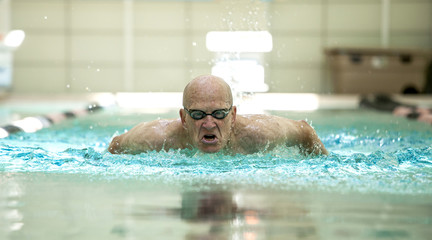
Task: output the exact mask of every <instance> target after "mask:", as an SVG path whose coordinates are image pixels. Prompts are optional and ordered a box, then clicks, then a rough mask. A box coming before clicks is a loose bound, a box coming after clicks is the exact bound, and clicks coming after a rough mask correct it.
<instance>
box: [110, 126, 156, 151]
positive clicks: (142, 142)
mask: <svg viewBox="0 0 432 240" xmlns="http://www.w3.org/2000/svg"><path fill="white" fill-rule="evenodd" d="M149 130H151V127H150V126H149V123H140V124H139V125H137V126H135V127H133V128H132V129H131V130H129V131H128V132H126V133H123V134H122V135H119V136H116V137H114V138H113V140H112V141H111V143H110V145H109V147H108V151H109V152H110V153H112V154H119V153H131V154H134V153H140V152H145V151H148V150H151V144H150V142H149V141H148V140H146V139H148V138H147V136H148V134H149V133H148V131H149Z"/></svg>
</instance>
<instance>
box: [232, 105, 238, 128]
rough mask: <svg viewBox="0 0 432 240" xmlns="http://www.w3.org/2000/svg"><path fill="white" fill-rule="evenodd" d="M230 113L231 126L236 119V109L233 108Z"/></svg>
mask: <svg viewBox="0 0 432 240" xmlns="http://www.w3.org/2000/svg"><path fill="white" fill-rule="evenodd" d="M231 111H232V117H231V124H232V125H234V123H235V121H236V118H237V107H236V106H233V108H232V110H231Z"/></svg>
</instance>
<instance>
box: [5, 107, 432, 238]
mask: <svg viewBox="0 0 432 240" xmlns="http://www.w3.org/2000/svg"><path fill="white" fill-rule="evenodd" d="M268 113H271V114H276V115H280V116H284V117H288V118H293V119H306V120H307V121H308V122H309V123H310V124H311V125H312V126H313V127H314V128H315V130H316V131H317V133H318V135H319V136H320V138H321V140H322V141H323V143H324V145H325V146H326V147H327V149H328V150H329V152H330V154H329V155H328V156H321V157H314V158H310V157H303V156H301V155H299V154H298V151H297V150H296V149H295V148H278V149H275V150H274V151H272V152H269V153H258V154H253V155H247V156H244V155H236V156H224V155H220V154H201V153H199V152H196V151H192V150H171V151H168V152H149V153H143V154H139V155H111V154H110V153H108V152H107V151H106V148H107V144H109V142H110V139H111V138H112V137H113V136H114V135H117V134H120V133H122V132H123V131H125V130H127V129H129V128H130V127H132V126H133V125H135V124H137V123H138V122H141V121H148V120H152V119H155V118H158V117H161V118H171V117H177V110H172V111H167V112H159V113H148V112H145V113H144V112H140V111H136V110H133V111H132V110H130V109H129V110H128V109H122V108H115V107H113V108H110V109H108V110H104V111H101V112H98V113H96V114H93V115H88V116H85V117H82V118H76V119H72V120H67V121H63V122H61V123H59V124H56V125H54V126H52V127H50V128H46V129H43V130H41V131H39V132H37V133H18V134H14V135H11V136H9V137H8V138H6V139H2V140H0V156H1V157H0V159H1V161H0V180H1V189H0V219H1V220H2V221H3V222H4V223H5V224H2V226H1V229H0V238H2V239H26V238H29V239H62V238H71V239H135V238H139V239H141V238H145V239H147V238H154V239H156V238H157V239H203V238H206V239H207V238H210V239H427V238H428V237H429V236H431V234H432V230H430V229H431V228H430V227H431V225H432V201H431V200H432V187H431V186H432V147H431V146H432V144H431V143H432V129H431V127H430V125H426V124H424V123H419V122H415V121H412V120H408V119H405V118H398V117H394V116H391V115H389V114H386V113H381V112H375V111H370V110H364V109H353V110H319V111H313V112H288V111H270V112H268Z"/></svg>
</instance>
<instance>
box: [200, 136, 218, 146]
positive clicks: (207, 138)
mask: <svg viewBox="0 0 432 240" xmlns="http://www.w3.org/2000/svg"><path fill="white" fill-rule="evenodd" d="M201 141H202V142H203V143H206V144H214V143H216V142H217V137H216V135H214V134H206V135H204V136H203V137H202V139H201Z"/></svg>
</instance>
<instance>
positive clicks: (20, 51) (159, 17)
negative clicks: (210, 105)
mask: <svg viewBox="0 0 432 240" xmlns="http://www.w3.org/2000/svg"><path fill="white" fill-rule="evenodd" d="M14 29H19V30H22V31H24V33H25V39H24V41H23V42H22V44H21V45H20V46H18V47H10V46H9V47H8V46H6V45H5V44H4V43H3V44H2V46H1V49H0V54H1V57H0V65H1V68H0V77H2V78H3V80H1V81H2V83H1V85H2V86H1V87H2V89H3V91H6V92H11V93H19V94H26V93H40V94H63V93H94V92H181V91H183V88H184V86H185V84H186V83H187V82H189V81H190V80H191V79H192V78H193V77H196V76H198V75H202V74H208V73H211V72H212V68H213V67H214V66H215V65H217V63H218V61H222V62H224V61H225V62H226V61H227V59H230V60H239V59H246V60H250V59H254V61H256V62H257V63H258V65H259V66H260V67H262V70H263V71H261V70H259V69H258V70H259V71H261V72H260V73H262V72H263V73H262V74H263V81H264V82H265V85H266V86H267V87H268V88H265V87H264V88H261V89H260V90H258V91H268V92H284V93H320V94H328V93H355V92H356V89H359V91H360V93H364V92H368V91H370V92H374V86H373V85H374V83H371V82H363V83H362V79H366V78H368V77H367V76H369V77H370V76H372V79H374V81H380V80H379V79H383V80H382V81H383V83H384V84H383V85H384V86H385V87H389V86H390V85H395V84H392V83H391V82H388V80H389V79H390V80H392V79H393V78H397V77H398V76H399V77H401V76H403V79H398V81H399V80H400V81H405V82H404V83H401V86H400V87H399V88H394V89H391V91H392V92H396V93H398V92H402V91H405V90H407V89H406V88H409V87H415V88H417V89H416V90H417V91H419V92H423V91H424V89H422V88H423V87H424V85H425V84H426V82H427V80H426V74H425V72H426V70H427V69H426V68H427V66H428V64H429V61H430V51H431V49H432V1H431V0H410V1H407V0H361V1H359V0H273V1H271V0H267V1H258V0H255V1H254V0H201V1H199V0H195V1H193V0H189V1H186V0H185V1H181V0H177V1H175V0H166V1H165V0H159V1H156V0H154V1H151V0H0V35H1V37H0V38H1V39H2V41H4V40H5V38H6V36H7V34H8V32H10V31H11V30H14ZM214 31H227V32H233V31H243V32H244V31H261V32H268V33H269V34H270V36H271V50H269V51H262V52H259V53H256V52H255V53H253V54H252V53H239V52H235V51H232V52H230V53H223V54H222V55H221V53H218V52H215V51H211V50H209V48H208V46H207V45H208V43H207V42H208V41H209V39H207V36H208V33H209V32H214ZM215 41H216V42H217V41H218V40H217V39H216V40H215ZM251 52H254V51H251ZM362 64H363V65H362ZM360 65H362V66H361V67H360V68H358V69H352V67H354V68H355V67H356V66H360ZM399 65H400V66H399ZM402 68H403V69H402ZM401 69H402V70H401ZM399 70H400V71H403V73H402V72H399V73H397V71H399ZM259 71H258V72H259ZM356 71H360V72H356ZM395 72H396V74H395ZM389 74H390V75H389ZM392 74H393V75H392ZM404 74H405V75H404ZM377 76H378V77H377ZM374 77H377V79H378V80H375V78H374ZM1 81H0V82H1ZM258 81H260V80H259V79H258ZM343 81H348V84H347V85H346V87H345V88H340V86H339V87H338V85H343V83H342V82H343ZM349 81H354V82H353V83H349ZM413 81H414V82H413ZM415 81H417V83H416V82H415ZM345 84H346V83H345ZM353 84H354V85H355V86H356V84H358V85H359V86H361V85H362V84H363V85H365V87H363V88H361V87H357V86H356V87H354V89H349V87H348V86H353ZM378 85H379V84H377V86H378ZM384 89H386V88H384ZM379 91H384V90H379Z"/></svg>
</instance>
